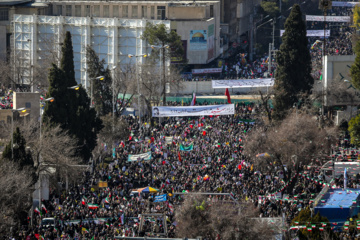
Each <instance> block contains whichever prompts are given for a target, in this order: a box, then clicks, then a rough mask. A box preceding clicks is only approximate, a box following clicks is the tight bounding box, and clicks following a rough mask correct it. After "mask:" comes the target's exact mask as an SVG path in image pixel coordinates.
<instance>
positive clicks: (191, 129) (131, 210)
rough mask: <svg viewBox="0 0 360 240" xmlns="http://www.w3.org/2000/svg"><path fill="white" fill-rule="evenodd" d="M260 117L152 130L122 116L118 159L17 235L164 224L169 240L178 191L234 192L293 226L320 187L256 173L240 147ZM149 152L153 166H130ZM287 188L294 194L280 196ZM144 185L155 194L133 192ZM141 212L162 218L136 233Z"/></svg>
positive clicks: (81, 233) (125, 232)
mask: <svg viewBox="0 0 360 240" xmlns="http://www.w3.org/2000/svg"><path fill="white" fill-rule="evenodd" d="M179 104H180V103H178V105H179ZM204 104H206V103H204ZM172 105H175V104H174V103H172ZM260 114H262V112H261V111H260V107H259V105H258V104H254V103H251V104H245V103H239V104H236V113H235V115H234V116H205V117H190V118H189V117H182V118H181V117H177V118H169V119H165V120H164V121H163V122H162V123H161V124H160V125H155V126H154V127H152V128H147V127H146V125H145V124H143V125H142V126H141V127H140V125H139V123H138V120H137V119H136V118H133V117H124V120H126V121H127V122H128V124H129V127H130V129H131V133H130V136H129V137H128V139H127V140H126V141H121V142H118V143H117V146H118V147H117V148H116V154H115V155H116V159H115V160H114V161H113V162H111V163H109V164H108V165H102V167H97V168H95V169H94V172H93V173H92V174H91V173H90V172H85V173H84V174H83V176H82V179H81V180H80V181H79V183H78V184H76V185H74V186H73V187H72V188H70V189H69V190H68V191H67V192H64V193H63V194H62V195H57V194H56V192H53V193H52V194H51V195H50V200H49V201H44V202H42V206H43V207H42V209H39V210H40V211H42V213H43V214H42V216H40V215H37V214H35V219H34V220H35V222H36V223H37V224H36V225H35V226H34V227H33V228H30V230H27V231H24V232H23V233H21V234H22V235H21V237H23V238H25V237H26V236H29V235H30V236H42V237H44V238H49V239H54V238H56V237H61V236H62V237H71V238H79V239H81V238H89V239H90V238H91V237H95V239H105V238H106V237H113V236H115V235H116V236H158V235H159V234H161V233H163V232H164V229H165V228H164V224H166V226H167V230H168V231H167V233H166V235H165V236H167V237H174V236H175V235H176V225H177V221H176V219H175V215H174V211H175V209H176V208H177V207H179V205H180V204H181V202H182V201H183V199H184V195H179V194H178V193H186V192H193V191H196V192H209V193H231V196H233V197H234V198H235V199H236V201H239V202H242V201H245V202H250V203H252V204H253V205H254V207H257V208H258V209H259V217H278V216H282V214H283V213H284V214H285V216H286V223H287V224H290V222H291V219H293V218H294V217H295V216H296V215H297V214H298V213H299V211H301V210H302V209H304V208H306V207H307V206H309V205H311V204H312V201H311V199H313V198H314V196H316V195H317V194H318V193H319V192H320V191H321V189H322V185H319V184H317V183H315V182H314V181H313V180H309V179H306V178H300V177H299V176H298V175H297V174H295V173H294V174H293V175H292V176H291V177H290V178H289V179H287V180H286V181H284V175H285V173H284V172H282V170H281V169H278V171H275V172H261V171H258V170H257V169H256V168H255V167H254V162H252V160H251V159H249V158H247V157H246V156H245V155H244V154H243V150H244V145H243V142H244V140H245V139H246V138H247V136H248V134H249V132H251V131H252V129H254V128H256V127H257V124H258V121H257V119H258V117H259V116H260ZM181 144H182V145H184V146H191V144H193V145H192V146H193V149H192V150H190V151H182V150H180V145H181ZM146 152H151V156H152V157H151V160H142V159H138V160H136V161H131V162H129V161H128V156H129V155H137V154H140V153H146ZM304 170H306V171H307V172H306V173H307V174H308V175H309V176H310V177H311V178H314V179H318V178H319V172H318V171H317V170H318V168H311V169H310V170H309V169H307V168H306V167H305V168H304ZM100 182H107V186H105V187H98V186H99V183H100ZM288 185H290V186H291V190H288V191H287V194H286V195H283V194H282V192H284V191H283V189H284V187H286V186H288ZM146 186H151V187H153V188H155V189H157V190H158V191H156V193H150V194H149V193H138V192H136V191H135V190H134V189H138V188H141V187H146ZM289 189H290V188H289ZM160 195H166V200H165V201H162V202H154V198H155V196H160ZM208 200H209V201H220V200H226V201H233V200H232V198H231V197H230V196H225V197H223V196H209V197H208ZM144 213H161V214H164V216H165V217H161V216H160V217H159V216H156V217H149V218H144V224H143V228H142V229H140V225H141V224H140V220H141V214H144ZM46 217H55V218H56V219H57V221H58V222H57V225H56V226H55V228H54V227H46V226H41V225H40V224H39V223H40V221H41V218H46ZM19 237H20V236H19Z"/></svg>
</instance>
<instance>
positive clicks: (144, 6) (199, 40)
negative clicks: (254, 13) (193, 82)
mask: <svg viewBox="0 0 360 240" xmlns="http://www.w3.org/2000/svg"><path fill="white" fill-rule="evenodd" d="M50 8H51V11H52V14H53V15H55V16H76V17H100V18H124V19H142V20H169V21H170V28H171V30H175V31H176V32H177V33H178V34H179V35H180V36H181V39H182V40H183V47H184V50H185V54H186V56H185V57H186V58H187V59H188V63H189V64H206V63H208V62H210V61H212V60H213V59H215V58H216V57H218V56H219V55H220V54H221V53H222V49H221V45H220V1H216V0H213V1H212V0H208V1H82V0H80V1H78V0H77V1H60V0H52V1H51V7H50Z"/></svg>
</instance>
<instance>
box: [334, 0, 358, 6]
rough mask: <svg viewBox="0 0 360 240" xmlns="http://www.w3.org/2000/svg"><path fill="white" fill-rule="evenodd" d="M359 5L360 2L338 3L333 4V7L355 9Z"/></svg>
mask: <svg viewBox="0 0 360 240" xmlns="http://www.w3.org/2000/svg"><path fill="white" fill-rule="evenodd" d="M357 4H359V2H338V1H333V2H332V6H333V7H355V5H357Z"/></svg>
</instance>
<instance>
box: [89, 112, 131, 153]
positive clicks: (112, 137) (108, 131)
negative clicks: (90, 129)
mask: <svg viewBox="0 0 360 240" xmlns="http://www.w3.org/2000/svg"><path fill="white" fill-rule="evenodd" d="M101 120H102V123H103V125H104V128H103V129H101V131H100V133H99V134H98V144H97V146H96V147H95V149H94V150H93V157H94V159H98V158H99V157H103V156H106V155H110V154H111V146H112V143H113V142H114V141H125V140H126V139H127V138H128V136H129V125H128V123H127V122H126V121H125V120H124V119H123V118H122V117H119V118H115V122H114V131H113V126H112V125H113V119H112V116H111V115H106V116H103V117H101ZM105 144H106V145H107V146H109V147H108V148H105Z"/></svg>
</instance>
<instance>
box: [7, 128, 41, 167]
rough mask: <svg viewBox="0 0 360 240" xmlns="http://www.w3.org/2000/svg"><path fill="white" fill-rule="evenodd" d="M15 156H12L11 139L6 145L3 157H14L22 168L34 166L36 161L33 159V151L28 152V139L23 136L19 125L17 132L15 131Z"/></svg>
mask: <svg viewBox="0 0 360 240" xmlns="http://www.w3.org/2000/svg"><path fill="white" fill-rule="evenodd" d="M13 142H14V147H13V152H14V155H13V158H12V151H11V140H10V142H9V143H8V145H6V147H5V150H4V152H3V155H2V156H3V158H5V159H9V160H11V159H13V160H14V162H16V163H18V164H19V166H20V169H22V168H24V167H27V166H30V167H34V161H33V159H32V156H31V153H27V152H26V141H25V138H24V137H23V136H22V134H21V132H20V129H19V128H18V127H17V128H16V129H15V132H14V133H13Z"/></svg>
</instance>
